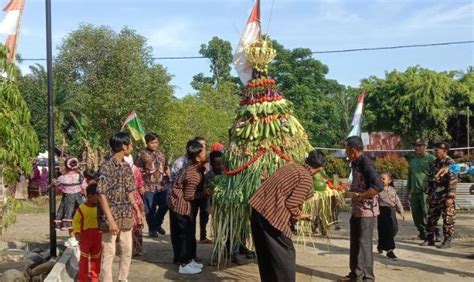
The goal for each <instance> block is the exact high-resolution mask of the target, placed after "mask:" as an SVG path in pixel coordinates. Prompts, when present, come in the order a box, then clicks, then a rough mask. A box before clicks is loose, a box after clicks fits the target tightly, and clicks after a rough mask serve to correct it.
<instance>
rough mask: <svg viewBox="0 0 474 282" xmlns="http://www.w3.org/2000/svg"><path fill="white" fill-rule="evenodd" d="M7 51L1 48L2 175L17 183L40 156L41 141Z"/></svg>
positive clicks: (0, 127)
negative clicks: (18, 177)
mask: <svg viewBox="0 0 474 282" xmlns="http://www.w3.org/2000/svg"><path fill="white" fill-rule="evenodd" d="M7 52H8V49H7V48H6V47H4V46H0V69H1V72H2V73H3V74H4V75H2V76H1V77H0V109H2V110H1V111H0V173H3V177H4V179H5V181H6V182H7V183H8V182H11V181H14V180H15V179H16V177H17V175H18V172H19V171H18V170H19V169H21V170H22V171H24V172H26V173H30V172H31V164H32V160H33V159H34V157H35V156H36V154H37V153H38V138H37V136H36V133H35V131H34V129H33V128H32V126H31V124H30V120H31V114H30V111H29V109H28V106H27V104H26V102H25V100H24V99H23V98H22V97H21V95H20V91H19V90H18V84H17V74H16V67H15V65H14V64H12V63H11V62H9V61H8V60H7V59H6V54H7Z"/></svg>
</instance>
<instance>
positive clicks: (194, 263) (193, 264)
mask: <svg viewBox="0 0 474 282" xmlns="http://www.w3.org/2000/svg"><path fill="white" fill-rule="evenodd" d="M189 264H190V265H192V267H194V268H199V269H202V268H203V267H204V264H202V263H199V262H197V261H195V260H194V259H192V260H191V262H190V263H189Z"/></svg>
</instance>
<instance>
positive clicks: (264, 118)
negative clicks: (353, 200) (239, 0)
mask: <svg viewBox="0 0 474 282" xmlns="http://www.w3.org/2000/svg"><path fill="white" fill-rule="evenodd" d="M255 5H256V6H255V7H254V10H253V11H252V13H251V16H250V18H249V22H248V25H247V29H246V31H245V32H244V36H243V38H242V40H241V44H240V45H241V46H240V47H239V48H238V49H237V51H236V54H235V55H234V62H236V66H237V67H236V69H237V71H238V73H239V76H240V78H241V80H242V82H243V83H244V85H246V87H245V89H244V90H243V91H242V92H241V93H240V97H241V99H240V107H239V108H238V109H237V113H236V117H235V120H234V122H233V124H232V126H231V128H230V129H229V138H230V140H229V146H228V149H227V150H226V152H225V164H226V167H227V169H226V170H225V171H224V174H225V176H224V177H222V178H219V180H218V181H216V182H217V183H216V185H215V188H214V192H213V213H212V220H213V231H214V236H215V239H214V249H213V254H212V256H213V258H212V260H213V261H214V262H215V263H217V265H218V266H220V265H222V264H223V263H226V262H228V260H229V259H230V257H231V256H232V252H233V250H235V249H236V247H237V246H238V245H239V244H241V243H243V244H245V243H246V242H247V241H248V240H249V239H250V236H249V235H250V224H249V218H250V211H251V209H250V206H249V204H248V201H249V199H250V198H251V197H252V195H253V194H254V193H255V191H256V190H257V189H258V188H259V187H260V185H261V184H262V182H263V181H264V180H265V179H266V178H267V177H268V176H270V175H271V174H273V173H274V172H275V171H276V170H277V169H278V168H279V167H281V166H282V165H283V164H285V163H286V162H290V161H296V162H303V161H304V159H305V157H306V156H307V155H308V153H309V152H310V151H311V150H312V149H313V148H312V146H311V145H310V143H309V141H308V136H307V134H306V132H305V130H304V128H303V126H302V125H301V124H300V122H299V121H298V119H297V118H296V117H295V116H294V115H293V104H292V103H291V102H290V101H288V100H286V99H285V98H284V96H283V93H281V92H280V91H278V89H277V87H276V81H275V80H274V79H273V78H272V77H271V76H270V75H269V70H268V65H269V63H270V62H271V61H272V60H273V59H274V58H275V56H276V51H275V49H273V48H272V46H271V42H270V41H269V40H268V39H263V38H261V36H260V34H259V32H260V27H259V23H260V20H259V10H260V9H259V6H258V5H259V1H257V2H256V4H255ZM254 23H257V26H253V25H252V24H254ZM249 27H250V28H249ZM244 37H245V38H244ZM249 38H253V41H251V40H249ZM245 42H248V43H245ZM242 53H244V54H245V58H243V57H242ZM247 65H251V67H252V70H251V73H248V72H247V73H245V71H246V70H248V69H249V68H248V67H246V66H247ZM250 74H251V77H250ZM321 181H322V183H320V182H321ZM320 182H318V183H317V184H316V185H317V186H315V187H316V188H317V189H316V193H315V195H318V196H315V197H314V199H315V200H314V203H310V204H307V205H305V206H306V207H305V209H306V210H309V211H310V212H311V214H312V213H313V210H314V209H316V208H317V207H320V206H324V207H325V208H327V206H328V205H327V202H328V201H330V197H331V196H332V195H333V194H337V191H335V190H331V189H329V187H328V185H327V183H326V180H320ZM323 199H324V200H323ZM328 199H329V200H328ZM310 201H312V200H310ZM321 201H325V202H326V204H325V205H324V204H316V202H318V203H319V202H321ZM314 213H316V212H314ZM324 213H325V214H326V216H325V218H324V221H325V222H329V221H330V219H328V218H329V217H330V214H331V213H330V211H329V212H328V211H327V210H325V211H324ZM302 230H306V229H305V228H302Z"/></svg>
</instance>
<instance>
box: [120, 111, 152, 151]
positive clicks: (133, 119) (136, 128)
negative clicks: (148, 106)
mask: <svg viewBox="0 0 474 282" xmlns="http://www.w3.org/2000/svg"><path fill="white" fill-rule="evenodd" d="M125 126H126V127H128V130H130V133H131V134H132V137H133V139H135V141H138V140H142V141H143V144H145V146H146V142H145V129H143V125H142V123H141V121H140V119H139V118H138V115H137V113H135V111H132V112H131V113H130V115H128V117H127V119H126V120H125V122H124V123H123V125H122V130H123V129H124V128H125Z"/></svg>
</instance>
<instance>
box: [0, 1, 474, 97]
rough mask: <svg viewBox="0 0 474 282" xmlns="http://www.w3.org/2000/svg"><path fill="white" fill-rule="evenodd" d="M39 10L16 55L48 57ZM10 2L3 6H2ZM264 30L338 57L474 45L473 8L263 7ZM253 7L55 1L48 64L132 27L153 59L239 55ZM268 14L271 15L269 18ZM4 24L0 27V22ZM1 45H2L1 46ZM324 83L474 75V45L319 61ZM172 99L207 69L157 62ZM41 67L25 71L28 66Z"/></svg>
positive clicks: (292, 44)
mask: <svg viewBox="0 0 474 282" xmlns="http://www.w3.org/2000/svg"><path fill="white" fill-rule="evenodd" d="M44 2H45V1H44V0H26V4H25V11H24V14H23V21H22V26H21V32H20V41H19V46H18V53H19V54H20V55H21V56H22V57H23V58H44V57H46V42H45V38H46V36H45V34H46V31H45V11H44ZM6 3H8V0H1V1H0V4H1V5H6ZM261 3H262V11H261V17H262V27H263V31H264V33H269V34H270V36H271V37H272V38H273V39H276V40H277V41H278V42H279V43H281V44H283V46H285V47H286V48H290V49H292V48H297V47H305V48H310V49H312V50H314V51H317V50H339V49H348V48H361V47H379V46H394V45H407V44H422V43H436V42H447V41H466V40H474V1H473V0H261ZM252 6H253V1H252V0H53V1H52V7H53V8H52V23H53V24H52V33H53V47H54V50H53V55H54V54H55V53H56V47H57V46H58V44H60V43H61V41H62V39H63V38H64V37H65V36H67V34H68V33H70V32H71V31H74V30H76V29H77V28H78V27H79V25H80V24H83V23H87V24H94V25H107V26H110V27H111V28H113V29H114V30H116V31H119V30H120V29H121V28H122V27H124V26H128V27H129V28H132V29H134V30H136V31H137V32H138V33H140V34H142V35H143V36H145V37H146V38H147V39H148V44H149V45H150V46H151V47H152V48H153V55H154V56H155V57H163V56H197V55H199V54H198V51H199V49H200V46H201V44H203V43H207V42H208V41H209V40H210V39H211V38H212V37H213V36H218V37H221V38H223V39H225V40H228V41H230V42H231V43H232V45H233V46H234V47H235V46H236V45H237V43H238V41H239V33H240V32H242V30H243V29H244V26H245V24H246V21H247V18H248V15H249V12H250V10H251V8H252ZM272 6H273V9H272ZM0 18H1V17H0ZM2 40H3V41H4V38H3V37H2ZM314 57H315V58H316V59H318V60H320V61H321V62H322V63H324V64H326V65H327V66H328V67H329V73H328V75H327V77H328V78H331V79H336V80H337V81H338V82H339V83H341V84H344V85H351V86H358V85H359V81H360V80H361V79H363V78H367V77H369V76H372V75H375V76H378V77H383V76H384V74H385V72H387V71H392V70H394V69H397V70H400V71H404V70H405V69H406V68H407V67H409V66H414V65H420V66H422V67H426V68H430V69H433V70H436V71H445V70H466V69H467V67H468V66H470V65H474V44H467V45H454V46H443V47H431V48H411V49H398V50H390V51H387V50H385V51H372V52H352V53H336V54H317V55H315V56H314ZM156 62H157V63H160V64H162V65H163V66H165V67H166V68H167V70H168V72H169V73H170V74H171V75H173V80H172V84H173V85H174V86H175V87H176V88H175V95H176V96H177V97H183V96H184V95H186V94H190V93H193V89H192V88H191V86H190V82H191V80H192V77H193V76H194V75H196V74H198V73H201V72H202V73H205V74H208V73H209V61H208V60H206V59H199V60H186V61H183V60H177V61H176V60H173V61H170V60H162V61H156ZM34 63H42V62H30V61H27V62H24V63H23V64H22V65H20V68H21V69H22V71H23V72H24V73H25V72H28V66H29V65H30V64H34Z"/></svg>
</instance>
